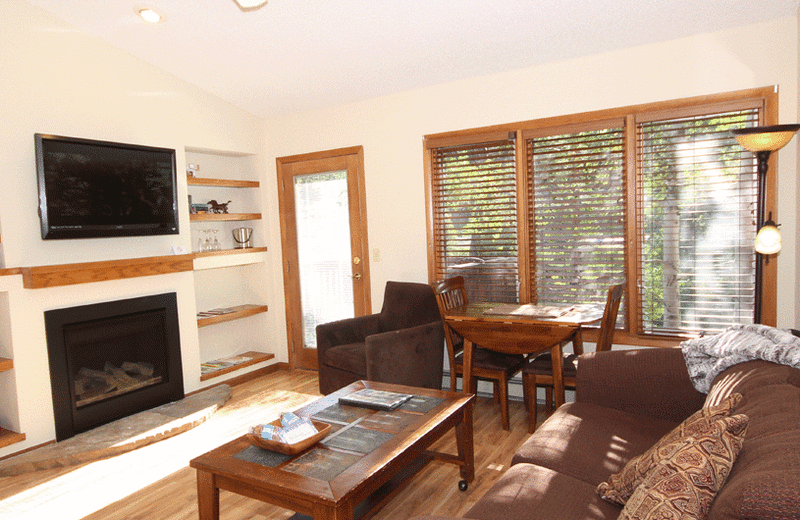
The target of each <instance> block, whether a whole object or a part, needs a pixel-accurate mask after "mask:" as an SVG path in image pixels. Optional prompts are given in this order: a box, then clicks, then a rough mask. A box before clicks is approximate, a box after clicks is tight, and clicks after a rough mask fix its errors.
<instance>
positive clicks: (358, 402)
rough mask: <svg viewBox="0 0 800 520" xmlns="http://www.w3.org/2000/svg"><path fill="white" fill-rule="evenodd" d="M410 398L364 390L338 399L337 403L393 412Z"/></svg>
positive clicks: (391, 393)
mask: <svg viewBox="0 0 800 520" xmlns="http://www.w3.org/2000/svg"><path fill="white" fill-rule="evenodd" d="M412 397H414V396H413V395H411V394H400V393H397V392H387V391H385V390H373V389H371V388H365V389H363V390H359V391H358V392H354V393H352V394H349V395H345V396H342V397H340V398H339V402H340V403H341V404H347V405H350V406H360V407H363V408H372V409H375V410H394V409H395V408H397V407H399V406H400V405H402V404H403V403H405V402H406V401H408V400H409V399H411V398H412Z"/></svg>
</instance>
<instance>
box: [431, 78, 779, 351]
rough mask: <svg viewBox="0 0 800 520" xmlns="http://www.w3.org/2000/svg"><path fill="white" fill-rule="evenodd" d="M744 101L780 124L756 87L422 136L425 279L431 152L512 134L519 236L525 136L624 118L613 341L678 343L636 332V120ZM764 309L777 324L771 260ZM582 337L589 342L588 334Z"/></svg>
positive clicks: (771, 204)
mask: <svg viewBox="0 0 800 520" xmlns="http://www.w3.org/2000/svg"><path fill="white" fill-rule="evenodd" d="M742 105H748V106H756V107H758V109H759V110H760V122H759V124H760V125H774V124H778V93H777V88H776V87H760V88H752V89H745V90H738V91H733V92H725V93H718V94H711V95H704V96H695V97H690V98H682V99H674V100H669V101H663V102H654V103H646V104H640V105H631V106H627V107H619V108H613V109H607V110H598V111H593V112H584V113H579V114H571V115H565V116H554V117H547V118H543V119H535V120H528V121H522V122H516V123H509V124H501V125H494V126H489V127H482V128H474V129H468V130H460V131H454V132H443V133H437V134H430V135H426V136H425V137H424V141H423V159H424V169H425V204H426V218H427V239H428V273H429V279H430V280H429V281H430V282H431V283H433V282H436V281H437V280H434V279H433V278H434V277H435V273H436V257H435V249H434V248H435V244H434V228H433V211H434V207H433V199H432V193H431V186H432V163H431V160H432V153H433V152H432V150H433V149H435V148H439V147H443V146H455V145H458V144H469V143H479V142H484V141H486V140H490V139H493V138H497V136H507V135H509V134H510V133H516V135H517V136H519V138H518V139H517V180H518V182H517V201H518V204H517V206H518V208H517V210H518V219H517V221H518V228H519V229H518V232H519V236H521V237H524V236H527V233H528V231H529V230H528V229H527V222H528V220H529V219H528V214H527V208H526V204H524V203H520V201H527V200H528V196H529V193H527V191H528V187H527V182H526V175H527V172H526V167H527V157H526V151H525V148H526V146H525V136H527V135H535V134H542V133H553V132H555V131H564V130H566V131H571V130H574V129H578V130H582V129H586V128H589V127H591V126H592V125H598V124H603V122H605V121H608V120H614V119H622V120H624V121H625V129H626V130H625V152H624V156H625V165H624V168H625V177H626V200H625V206H626V207H625V214H626V215H627V221H626V224H625V228H626V253H625V257H626V278H627V281H626V288H627V290H626V297H627V298H629V301H628V305H626V306H625V309H626V312H627V315H626V323H627V329H626V330H618V331H617V334H616V335H615V342H616V343H619V344H629V345H641V346H673V345H675V344H676V343H677V342H678V341H680V340H682V339H685V338H686V337H687V336H682V335H669V336H667V335H665V336H663V337H661V336H653V335H651V334H648V335H642V334H638V333H636V331H637V330H639V321H638V320H639V316H638V311H637V309H638V308H639V304H640V302H639V292H638V289H637V280H636V279H635V273H637V272H638V268H637V263H638V258H639V253H640V251H639V244H638V243H637V238H636V237H637V235H636V222H637V218H638V215H637V208H636V204H635V202H634V201H635V200H636V176H637V171H636V168H637V166H636V160H635V156H636V122H637V121H642V120H647V119H650V118H656V117H663V116H665V115H671V114H674V115H676V116H678V115H686V114H688V113H690V112H692V111H694V112H692V113H696V112H697V111H698V110H699V109H700V107H703V108H702V110H706V109H707V110H708V111H724V110H727V109H730V108H740V107H741V106H742ZM776 156H777V154H772V155H771V156H770V164H769V170H768V173H767V189H766V208H765V212H766V214H768V213H769V212H772V213H773V218H774V219H777V215H778V211H777V207H776V199H777V171H778V170H777V157H776ZM527 248H528V240H520V243H519V254H520V262H519V280H520V294H521V295H526V294H529V292H530V288H529V287H528V283H529V282H528V280H529V277H530V266H528V265H527V264H528V262H527V260H523V259H524V258H527V257H528V254H527V253H528V251H527ZM761 283H762V303H761V304H762V308H761V322H762V323H764V324H766V325H772V326H775V324H776V322H777V261H775V260H774V259H772V260H771V261H769V262H766V263H764V264H763V270H762V280H761ZM586 339H587V340H589V341H592V340H593V334H592V333H591V332H590V333H589V334H587V335H586Z"/></svg>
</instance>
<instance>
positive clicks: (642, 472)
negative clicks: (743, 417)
mask: <svg viewBox="0 0 800 520" xmlns="http://www.w3.org/2000/svg"><path fill="white" fill-rule="evenodd" d="M741 400H742V395H741V394H731V395H730V396H729V397H728V398H727V399H725V400H723V401H722V402H721V403H719V404H718V405H715V406H709V407H708V408H701V409H700V410H698V411H696V412H695V413H693V414H692V415H691V416H690V417H688V418H687V419H686V420H685V421H683V422H682V423H681V424H679V425H678V426H677V427H676V428H675V429H674V430H672V431H671V432H669V433H668V434H666V435H665V436H664V437H662V438H661V439H660V440H659V441H658V442H657V443H655V445H654V446H653V447H651V448H650V449H649V450H647V451H646V452H644V453H643V454H641V455H639V456H637V457H634V458H632V459H631V460H629V461H628V463H627V464H626V465H625V467H624V468H622V471H620V472H619V473H616V474H614V475H611V476H610V477H608V482H603V483H601V484H600V485H599V486H597V493H598V494H599V495H600V496H601V497H603V499H604V500H607V501H609V502H616V503H618V504H621V505H625V503H626V502H627V501H628V499H629V498H630V497H631V495H632V494H633V492H634V491H635V490H636V486H638V485H639V484H640V483H641V482H642V481H643V480H644V478H645V476H646V475H647V473H648V472H649V471H650V470H651V469H652V468H653V467H654V466H655V465H656V464H658V462H659V460H660V457H659V456H658V450H659V449H660V448H661V447H662V446H665V445H667V444H671V443H673V442H674V441H676V440H678V439H681V438H684V437H689V436H691V435H693V434H694V433H695V432H696V430H701V431H702V430H704V429H706V428H708V426H709V424H710V423H712V422H714V421H715V420H716V419H719V418H721V417H728V416H730V415H731V413H733V411H734V410H735V409H736V407H737V406H738V405H739V403H740V402H741Z"/></svg>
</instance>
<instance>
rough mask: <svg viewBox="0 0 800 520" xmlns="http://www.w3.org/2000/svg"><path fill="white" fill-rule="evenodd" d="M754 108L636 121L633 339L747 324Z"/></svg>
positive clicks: (750, 310)
mask: <svg viewBox="0 0 800 520" xmlns="http://www.w3.org/2000/svg"><path fill="white" fill-rule="evenodd" d="M757 124H758V110H756V109H752V110H742V111H734V112H723V113H717V114H709V115H701V116H696V117H674V118H669V119H663V120H654V121H647V122H641V123H637V132H636V136H637V148H638V155H637V159H638V160H637V172H638V177H637V183H638V186H637V189H636V204H637V206H638V207H639V208H640V210H639V214H638V215H639V217H638V222H637V234H638V243H639V244H640V251H639V262H638V264H639V272H638V280H637V282H638V284H639V290H640V293H641V298H640V306H641V308H640V310H639V312H640V316H641V324H640V331H639V332H640V333H644V334H650V333H666V334H669V333H685V332H692V331H701V330H703V331H707V332H708V331H719V330H722V329H724V328H725V327H727V326H728V325H730V324H732V323H752V322H753V305H754V284H755V253H754V250H753V242H754V240H755V233H756V222H755V214H756V213H755V212H756V201H757V172H756V168H755V167H754V164H755V163H754V161H755V159H754V155H753V154H752V153H751V152H748V151H747V150H745V149H744V148H742V147H741V146H740V145H739V144H738V143H737V142H736V140H735V139H734V137H733V136H732V135H731V133H730V130H731V129H732V128H742V127H747V126H755V125H757Z"/></svg>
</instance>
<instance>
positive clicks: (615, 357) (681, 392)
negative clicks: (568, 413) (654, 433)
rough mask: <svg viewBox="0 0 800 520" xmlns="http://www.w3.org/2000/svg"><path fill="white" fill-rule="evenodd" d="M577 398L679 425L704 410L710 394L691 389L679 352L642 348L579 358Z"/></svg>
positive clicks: (586, 355) (684, 364) (598, 353)
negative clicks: (707, 395) (704, 404)
mask: <svg viewBox="0 0 800 520" xmlns="http://www.w3.org/2000/svg"><path fill="white" fill-rule="evenodd" d="M575 398H576V400H577V401H581V402H586V403H593V404H598V405H603V406H608V407H611V408H616V409H618V410H622V411H625V412H629V413H636V414H642V415H647V416H649V417H653V418H656V419H667V420H671V421H674V422H680V421H683V420H684V419H686V418H687V417H689V416H690V415H691V414H692V413H694V412H695V411H697V410H699V409H700V408H701V407H702V406H703V403H704V401H705V398H706V396H705V394H702V393H700V392H698V391H697V390H695V388H694V387H693V386H692V383H691V381H690V380H689V373H688V372H687V370H686V363H685V361H684V359H683V353H682V352H681V350H680V349H679V348H643V349H637V350H611V351H607V352H594V353H591V354H584V355H582V356H580V357H579V358H578V373H577V376H576V392H575Z"/></svg>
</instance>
